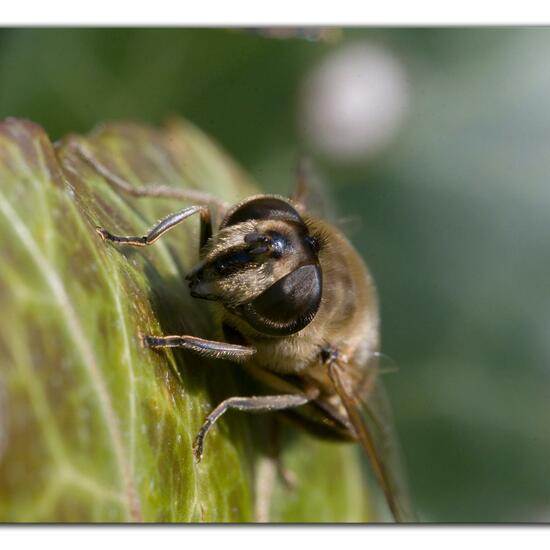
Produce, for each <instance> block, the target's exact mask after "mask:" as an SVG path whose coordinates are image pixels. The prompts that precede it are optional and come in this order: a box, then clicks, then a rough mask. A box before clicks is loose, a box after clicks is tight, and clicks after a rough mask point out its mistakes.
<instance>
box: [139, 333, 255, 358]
mask: <svg viewBox="0 0 550 550" xmlns="http://www.w3.org/2000/svg"><path fill="white" fill-rule="evenodd" d="M141 341H142V343H143V345H144V346H145V347H146V348H181V349H186V350H188V351H192V352H193V353H196V354H197V355H200V356H202V357H208V358H210V359H226V360H228V361H236V362H244V361H247V360H249V359H251V358H252V357H253V356H254V354H255V353H256V349H255V348H253V347H250V346H239V345H237V344H228V343H227V342H217V341H215V340H205V339H204V338H198V337H197V336H142V337H141Z"/></svg>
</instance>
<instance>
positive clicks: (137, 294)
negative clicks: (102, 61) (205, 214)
mask: <svg viewBox="0 0 550 550" xmlns="http://www.w3.org/2000/svg"><path fill="white" fill-rule="evenodd" d="M78 142H81V143H85V145H86V146H87V148H88V149H90V150H92V151H93V152H94V154H95V155H96V156H97V158H98V159H100V160H101V162H102V163H103V164H105V165H106V166H108V167H109V168H110V169H111V170H112V171H113V172H116V173H117V174H119V175H120V176H122V177H124V178H125V179H126V180H127V181H129V182H130V183H132V184H134V185H143V184H151V183H162V184H166V185H171V186H174V187H193V188H197V189H201V190H205V191H209V192H211V193H213V194H215V195H216V196H219V197H221V198H223V199H225V200H228V201H236V200H237V199H239V198H241V197H243V196H246V195H248V194H251V193H254V192H258V191H257V189H256V188H254V186H253V185H252V184H251V183H250V181H249V180H248V178H247V177H246V176H245V175H244V174H243V173H242V172H241V170H240V169H239V168H238V167H236V166H235V165H234V164H233V162H232V161H231V160H229V159H228V158H227V157H226V156H225V155H224V153H223V152H221V151H220V150H219V148H217V147H216V146H215V145H214V144H213V143H212V142H211V141H210V140H209V139H208V138H207V137H206V136H204V135H203V134H202V133H201V132H200V131H199V130H197V129H196V128H194V127H193V126H191V125H189V124H188V123H186V122H183V121H179V120H178V121H172V122H171V123H169V124H168V125H167V126H166V127H164V128H163V129H153V128H149V127H145V126H141V125H137V124H106V125H104V126H102V127H100V128H99V129H98V130H97V131H96V132H95V133H94V134H93V135H91V136H89V137H86V138H84V137H79V136H69V137H68V138H66V139H64V140H63V141H62V142H61V143H60V144H58V146H57V147H56V148H54V147H53V146H52V145H51V143H50V142H49V140H48V137H47V136H46V135H45V133H44V131H43V130H42V129H41V128H40V127H38V126H36V125H34V124H32V123H30V122H26V121H20V120H8V121H5V122H4V123H2V124H1V125H0V253H1V262H0V308H1V312H2V315H1V317H0V323H1V326H0V520H1V521H102V522H106V521H108V522H119V521H155V522H165V521H167V522H171V521H178V522H188V521H193V522H196V521H207V522H212V521H216V522H224V521H254V520H255V509H256V508H257V507H258V504H257V502H256V500H257V499H256V498H255V495H256V492H257V491H256V488H257V485H258V482H257V478H258V472H260V471H261V470H262V467H260V466H259V465H260V464H261V463H264V464H265V456H266V453H267V449H268V447H269V445H268V442H267V436H266V434H267V433H268V432H269V430H267V429H266V427H267V426H268V425H269V424H268V423H269V422H270V420H269V418H268V417H267V416H261V417H254V418H250V417H248V416H246V415H243V414H239V413H230V414H228V415H227V416H226V417H225V418H224V419H223V420H222V421H221V422H220V423H219V425H218V426H217V427H216V428H215V429H214V430H213V431H212V433H211V435H209V437H208V439H207V442H206V448H205V457H204V459H203V461H202V462H201V463H200V464H195V463H194V462H193V459H192V454H191V445H192V440H193V437H194V436H195V434H196V432H197V430H198V428H199V426H200V424H201V422H202V420H203V418H204V416H205V414H206V413H207V412H209V410H210V409H211V408H212V407H213V406H215V405H216V404H217V403H218V402H219V401H221V400H222V399H223V398H225V397H229V396H231V395H236V394H239V393H240V394H246V392H249V391H250V389H249V388H248V386H247V384H248V383H247V381H246V379H245V378H246V377H245V375H244V374H243V373H242V372H241V371H240V370H239V367H238V366H235V365H231V364H228V363H222V362H212V361H204V360H198V359H196V358H194V357H192V356H191V355H189V354H184V353H182V352H167V353H164V352H162V353H158V352H153V351H151V350H147V349H142V348H141V347H140V345H139V339H138V333H139V332H143V333H154V334H167V333H180V334H182V333H187V334H194V335H198V336H204V337H208V336H209V335H211V334H212V331H213V327H212V326H211V320H210V316H209V311H208V308H207V307H206V306H207V304H205V303H204V302H200V301H196V300H193V299H191V298H190V296H189V293H188V289H187V286H186V284H185V281H184V279H183V278H184V276H185V273H186V272H187V271H188V270H189V269H190V267H191V266H192V265H193V264H194V263H195V262H196V261H197V259H198V251H197V241H198V225H199V224H198V219H190V220H188V221H186V222H185V223H184V224H183V225H182V226H181V227H180V228H178V229H176V230H175V231H173V232H171V234H170V235H168V236H167V237H166V238H164V239H162V240H161V241H159V242H158V243H156V244H155V245H154V246H152V247H148V248H146V249H131V248H128V247H126V248H115V247H113V246H112V245H110V244H106V243H103V242H102V241H101V240H100V239H99V238H98V236H97V234H96V233H95V231H94V226H95V225H101V226H104V227H106V228H108V229H109V230H111V231H113V232H115V233H119V234H142V233H144V232H145V230H146V229H147V228H149V227H150V226H151V225H152V223H153V222H154V221H156V220H157V219H159V218H160V217H162V216H163V215H165V214H167V213H169V212H171V211H174V210H176V209H178V208H180V207H183V206H185V204H182V203H178V202H177V201H174V200H166V199H162V200H159V199H154V200H152V199H136V198H131V197H128V196H126V195H124V194H120V193H119V192H117V191H116V190H114V189H113V188H112V187H111V186H110V185H109V184H108V183H107V182H106V181H105V180H104V179H103V178H102V177H101V176H100V175H99V174H98V173H97V172H95V171H94V170H93V169H92V168H90V167H89V166H88V165H87V164H86V163H85V162H83V161H82V160H81V158H80V157H79V156H78V155H77V154H76V149H75V145H76V144H77V143H78ZM285 429H286V430H288V434H287V435H288V437H284V438H283V441H285V442H286V443H285V445H284V447H283V453H282V456H283V459H284V460H285V462H286V464H287V465H288V467H289V468H290V469H291V470H292V472H293V473H294V475H295V477H296V479H297V480H298V485H297V487H296V488H295V489H294V490H292V491H289V490H288V489H286V488H285V487H283V485H282V483H281V481H280V480H278V479H277V480H276V482H275V488H274V497H273V502H272V506H271V516H270V519H271V520H273V521H362V520H364V519H365V518H366V517H367V502H366V487H365V484H364V480H363V478H362V474H361V469H360V464H359V455H358V453H357V449H355V448H354V447H353V446H352V445H346V444H343V445H337V444H331V443H325V442H320V441H317V440H314V439H312V438H310V437H309V436H307V435H305V434H303V433H302V432H299V431H298V430H294V428H285ZM264 504H265V503H264ZM260 506H261V505H260Z"/></svg>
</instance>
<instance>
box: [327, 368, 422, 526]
mask: <svg viewBox="0 0 550 550" xmlns="http://www.w3.org/2000/svg"><path fill="white" fill-rule="evenodd" d="M370 372H372V376H369V378H368V379H367V380H366V381H365V383H366V384H368V388H366V389H367V391H366V392H365V393H364V394H363V395H364V396H363V397H362V398H359V397H358V395H357V392H356V391H355V388H354V385H353V383H352V380H351V378H350V377H349V376H348V374H347V372H346V370H345V368H342V367H341V366H340V365H338V364H337V363H334V364H332V365H330V367H329V374H330V378H331V380H332V383H333V384H334V388H335V390H336V392H337V393H338V395H339V396H340V398H341V400H342V403H343V404H344V407H345V409H346V411H347V413H348V417H349V420H350V422H351V423H352V425H353V427H354V429H355V431H356V434H357V437H358V440H359V442H360V443H361V445H362V447H363V449H364V450H365V452H366V454H367V456H368V458H369V460H370V464H371V466H372V470H373V472H374V474H375V476H376V478H377V480H378V482H379V484H380V487H381V489H382V491H383V493H384V496H385V498H386V501H387V504H388V507H389V509H390V511H391V513H392V515H393V517H394V518H395V520H396V521H398V522H414V521H417V518H416V516H415V514H414V511H413V508H412V505H411V500H410V497H409V492H408V489H407V481H406V476H405V474H404V469H403V465H402V462H401V452H400V449H399V443H398V439H397V436H396V433H395V430H394V427H393V426H394V423H393V418H392V414H391V408H390V405H389V401H388V398H387V396H386V393H385V390H384V386H383V383H382V380H381V377H380V376H379V373H378V372H377V370H376V369H372V370H371V371H370Z"/></svg>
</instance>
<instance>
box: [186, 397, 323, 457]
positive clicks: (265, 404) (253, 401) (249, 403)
mask: <svg viewBox="0 0 550 550" xmlns="http://www.w3.org/2000/svg"><path fill="white" fill-rule="evenodd" d="M315 397H316V396H315V395H306V394H305V393H294V394H288V395H265V396H252V397H230V398H229V399H226V400H225V401H222V402H221V403H220V404H219V405H218V406H217V407H216V408H215V409H214V410H213V411H212V412H211V413H210V414H209V415H208V416H207V417H206V420H205V421H204V424H203V425H202V427H201V429H200V430H199V433H198V434H197V437H196V438H195V441H194V443H193V454H194V455H195V460H196V461H197V462H199V461H200V460H201V458H202V455H203V445H204V438H205V437H206V435H207V434H208V432H209V431H210V428H212V426H213V425H214V424H215V423H216V421H217V420H218V418H220V416H222V415H223V414H224V413H226V412H227V411H229V410H231V409H237V410H239V411H246V412H254V413H263V412H272V411H281V410H283V409H291V408H294V407H300V406H301V405H305V404H306V403H309V402H310V401H312V400H313V399H315Z"/></svg>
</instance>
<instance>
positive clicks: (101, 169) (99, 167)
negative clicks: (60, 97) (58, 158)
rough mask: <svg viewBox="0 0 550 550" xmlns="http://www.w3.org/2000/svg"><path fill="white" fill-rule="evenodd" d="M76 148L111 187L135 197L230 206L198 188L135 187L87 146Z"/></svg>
mask: <svg viewBox="0 0 550 550" xmlns="http://www.w3.org/2000/svg"><path fill="white" fill-rule="evenodd" d="M76 150H77V153H78V154H79V156H80V158H82V160H84V161H85V162H86V163H87V164H88V165H89V166H91V167H92V168H93V169H94V170H95V171H96V172H97V173H98V174H99V175H101V176H102V177H103V178H105V180H106V181H107V183H108V184H109V185H110V186H111V187H114V188H115V189H118V190H119V191H122V192H123V193H126V194H128V195H131V196H133V197H153V198H155V197H156V198H165V199H178V200H184V201H189V202H195V203H200V204H215V205H216V206H217V207H218V208H220V209H221V210H222V211H223V210H226V209H227V207H228V206H229V205H228V203H227V202H225V201H223V200H221V199H218V198H217V197H214V196H212V195H210V194H209V193H205V192H204V191H200V190H198V189H176V188H174V187H170V186H169V185H159V184H149V185H143V186H140V187H135V186H133V185H132V184H130V183H129V182H127V181H126V180H125V179H124V178H122V177H120V176H119V175H117V174H115V173H114V172H111V170H109V168H107V167H106V166H105V165H104V164H102V163H101V162H100V161H99V160H98V159H97V158H96V157H95V156H94V154H93V153H92V152H91V151H90V150H89V149H88V148H87V147H86V146H84V145H82V144H78V145H77V147H76Z"/></svg>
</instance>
